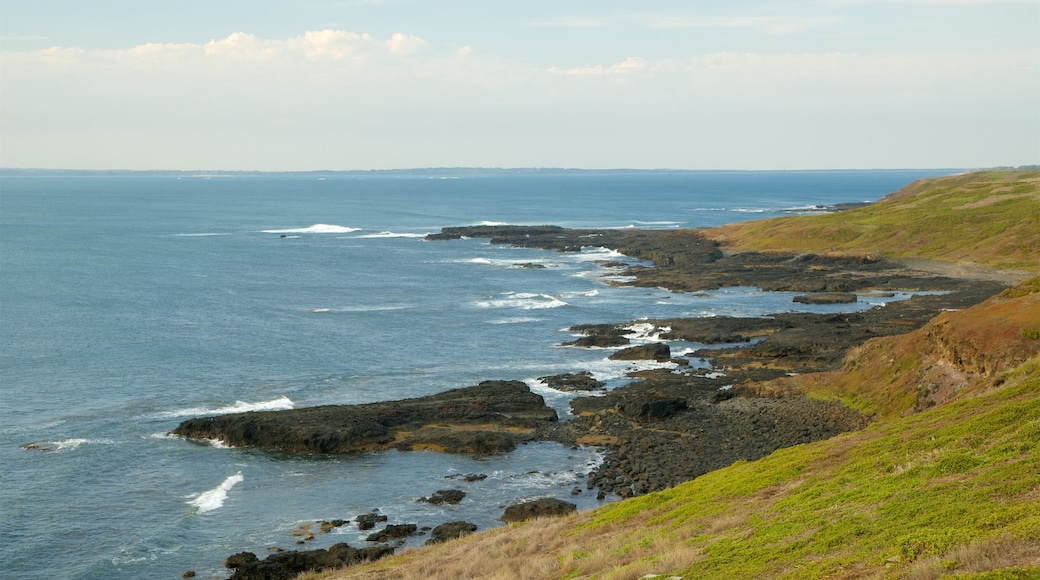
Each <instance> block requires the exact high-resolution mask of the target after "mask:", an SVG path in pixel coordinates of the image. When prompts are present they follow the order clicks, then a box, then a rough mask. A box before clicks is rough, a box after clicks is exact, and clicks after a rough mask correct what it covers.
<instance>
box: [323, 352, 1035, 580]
mask: <svg viewBox="0 0 1040 580" xmlns="http://www.w3.org/2000/svg"><path fill="white" fill-rule="evenodd" d="M1002 379H1003V380H1002V387H1001V388H1000V389H999V390H997V391H995V392H992V393H990V394H987V395H983V396H979V397H974V398H971V399H967V400H964V401H957V402H953V403H949V404H947V405H943V406H940V407H937V408H935V409H933V410H930V411H927V412H923V413H919V414H916V415H913V416H910V417H905V418H899V419H896V420H892V421H885V422H878V423H875V424H873V425H872V426H871V427H869V428H867V429H865V430H863V431H859V432H854V433H848V434H845V435H841V436H839V437H835V438H833V439H830V440H827V441H822V442H818V443H814V444H809V445H800V446H797V447H792V448H788V449H783V450H780V451H777V452H776V453H773V454H772V455H770V456H768V457H766V458H764V459H761V460H759V461H756V462H753V463H738V464H735V465H733V466H731V467H728V468H725V469H721V470H719V471H715V472H712V473H709V474H707V475H704V476H702V477H699V478H697V479H696V480H694V481H691V482H688V483H685V484H683V485H680V486H678V487H675V488H673V489H670V490H666V491H663V492H659V493H654V494H650V495H646V496H642V497H637V498H633V499H629V500H626V501H623V502H619V503H615V504H610V505H608V506H605V507H603V508H601V509H598V510H595V511H593V512H589V513H582V514H579V515H577V516H573V517H569V518H563V519H559V520H541V521H536V522H529V523H527V524H521V525H515V526H511V527H508V528H502V529H498V530H494V531H492V532H489V533H486V534H478V535H476V536H471V537H469V538H464V539H462V540H459V541H456V542H452V543H449V544H445V545H441V546H438V547H435V548H427V549H423V550H417V551H412V552H406V553H405V554H403V555H402V556H398V557H395V558H393V559H391V560H388V561H383V562H378V563H375V564H372V565H368V566H364V567H358V568H351V569H346V570H343V571H341V572H339V573H335V574H330V575H324V576H320V577H322V578H337V579H338V578H416V579H418V578H587V577H591V578H624V579H635V578H640V577H642V576H643V575H645V574H651V573H668V574H676V575H679V576H682V577H683V578H685V579H694V578H705V579H708V578H711V579H714V578H791V579H796V578H844V579H852V578H915V579H926V578H936V577H939V576H942V575H945V574H953V573H957V574H963V573H980V574H981V573H982V572H989V573H988V574H982V575H974V576H972V575H969V576H964V577H966V578H993V579H997V578H1009V579H1010V578H1037V577H1040V397H1038V393H1040V358H1034V359H1032V360H1030V361H1029V362H1027V363H1025V364H1023V365H1021V366H1020V367H1019V368H1017V369H1016V370H1014V371H1012V372H1009V373H1006V374H1005V375H1003V376H1002ZM994 570H999V572H994Z"/></svg>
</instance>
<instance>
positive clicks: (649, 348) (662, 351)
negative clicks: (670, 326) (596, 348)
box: [608, 342, 672, 362]
mask: <svg viewBox="0 0 1040 580" xmlns="http://www.w3.org/2000/svg"><path fill="white" fill-rule="evenodd" d="M608 358H609V359H610V360H656V361H660V362H667V361H670V360H672V349H670V348H669V347H668V345H667V344H664V343H663V342H652V343H650V344H640V345H638V346H630V347H628V348H624V349H621V350H619V351H617V352H615V353H614V354H612V355H610V356H609V357H608Z"/></svg>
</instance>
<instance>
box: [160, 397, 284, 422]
mask: <svg viewBox="0 0 1040 580" xmlns="http://www.w3.org/2000/svg"><path fill="white" fill-rule="evenodd" d="M294 404H295V403H293V402H292V400H290V399H289V397H286V396H285V395H282V396H281V397H278V398H277V399H271V400H270V401H260V402H259V403H246V402H244V401H235V404H234V405H228V406H226V407H217V408H215V409H214V408H208V407H191V408H188V409H177V410H176V411H164V412H162V413H157V414H156V415H155V416H156V417H158V418H162V419H176V418H177V417H195V416H199V415H227V414H230V413H245V412H247V411H284V410H286V409H292V408H293V406H294Z"/></svg>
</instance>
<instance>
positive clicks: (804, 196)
mask: <svg viewBox="0 0 1040 580" xmlns="http://www.w3.org/2000/svg"><path fill="white" fill-rule="evenodd" d="M952 173H957V171H956V170H893V171H776V172H726V171H715V172H712V171H707V172H676V171H553V170H527V171H506V170H498V171H482V170H450V169H442V170H428V171H400V172H394V171H387V172H343V173H334V172H328V173H228V174H219V173H198V174H194V173H170V172H167V173H136V172H131V173H90V172H85V173H53V172H24V171H21V172H20V171H11V170H6V171H0V464H2V469H0V577H3V578H18V579H36V578H39V579H54V578H79V579H113V578H179V577H181V574H182V573H184V572H186V571H189V570H191V571H194V572H195V573H196V577H198V578H226V577H227V576H228V575H229V571H227V570H226V569H224V567H223V561H224V559H225V558H226V557H227V556H229V555H231V554H234V553H237V552H241V551H252V552H254V553H256V554H257V555H258V556H260V557H261V558H263V557H265V556H266V555H267V554H268V553H269V550H270V549H271V548H273V547H281V548H285V549H313V548H323V547H328V546H329V545H331V544H335V543H339V542H347V543H349V544H351V545H352V546H355V547H362V546H365V545H366V542H365V537H366V536H367V535H368V533H370V532H363V531H360V530H358V529H357V527H356V526H355V525H353V524H348V525H344V526H341V527H339V528H336V529H334V530H332V531H331V532H328V533H324V534H322V533H317V532H318V530H317V526H316V524H315V522H318V521H320V520H333V519H345V520H350V519H353V518H354V517H355V516H356V515H358V514H361V513H365V512H369V511H374V510H378V511H379V513H381V514H384V515H386V516H387V517H388V522H389V523H416V524H418V525H420V526H436V525H438V524H440V523H444V522H448V521H455V520H465V521H469V522H473V523H475V524H477V526H478V528H479V529H482V530H487V529H491V528H494V527H496V526H500V525H502V522H500V521H499V519H498V518H499V517H500V516H501V514H502V509H503V508H504V507H505V506H507V505H510V504H513V503H516V502H518V501H522V500H526V499H533V498H539V497H558V498H561V499H564V500H567V501H572V502H574V503H576V504H577V505H578V506H579V508H581V509H588V508H593V507H595V506H597V505H601V504H603V503H604V502H607V501H612V500H613V499H615V498H609V497H608V498H606V499H604V500H597V499H596V497H595V493H594V492H590V491H588V490H586V489H585V482H586V479H585V475H586V474H587V473H588V472H589V471H590V470H591V469H593V468H594V467H595V466H596V465H597V463H598V462H599V461H600V459H601V456H600V454H599V453H598V452H597V450H595V449H592V448H569V447H565V446H562V445H558V444H555V443H530V444H527V445H522V446H520V447H519V448H518V449H517V450H516V451H513V452H511V453H507V454H503V455H497V456H491V457H485V456H468V455H453V454H443V453H436V452H398V451H387V452H382V453H367V454H356V455H344V456H331V457H325V456H322V457H300V456H290V455H285V454H280V453H270V452H265V451H260V450H256V449H248V448H229V447H227V446H226V445H223V444H222V443H221V442H219V441H189V440H185V439H183V438H179V437H175V436H172V435H170V431H171V430H172V429H174V428H175V427H176V426H177V425H178V423H179V422H180V421H183V420H185V419H187V418H190V417H201V416H212V415H219V414H224V413H234V412H241V411H253V410H255V411H261V410H275V409H291V408H300V407H308V406H314V405H329V404H355V403H368V402H373V401H386V400H395V399H402V398H409V397H418V396H423V395H429V394H433V393H438V392H441V391H445V390H447V389H452V388H456V387H463V386H468V385H474V384H477V383H479V382H480V381H483V380H520V381H525V382H526V383H527V384H529V385H530V386H531V388H532V389H533V390H534V391H535V392H537V393H539V394H541V395H542V396H543V397H545V399H546V401H547V403H549V404H550V405H552V406H553V407H554V408H556V409H557V412H558V413H559V414H560V416H561V419H562V420H566V419H567V417H569V416H570V415H569V410H568V403H569V401H570V399H571V398H572V397H573V395H570V394H567V393H562V392H558V391H554V390H553V389H551V388H549V387H547V386H546V385H545V383H544V382H543V381H541V380H539V377H544V376H548V375H555V374H560V373H569V372H579V371H584V370H590V371H592V372H593V373H594V375H595V376H596V377H597V378H599V379H601V380H604V381H605V382H606V383H607V385H608V387H610V388H614V387H617V386H619V385H622V384H625V383H626V382H627V381H629V380H631V379H629V378H627V376H626V373H628V372H631V371H633V370H637V369H639V368H644V367H646V366H648V365H651V366H652V365H659V366H668V365H667V364H663V365H662V364H661V363H633V362H614V361H609V360H608V359H607V356H608V355H609V354H610V350H606V349H580V348H571V347H562V346H560V344H561V343H563V342H565V341H568V340H572V339H573V338H574V335H573V333H571V332H569V331H568V330H567V329H568V328H569V327H571V326H573V325H576V324H583V323H618V322H626V321H639V320H640V319H645V318H667V317H701V316H716V315H732V316H765V315H768V314H770V313H776V312H789V311H809V312H834V311H841V310H852V309H862V308H870V307H873V306H876V305H878V304H882V303H883V302H884V301H886V300H900V299H905V298H907V297H908V296H909V294H908V293H898V294H897V295H896V296H893V297H891V298H878V297H864V298H863V299H862V300H860V301H859V302H858V303H856V304H851V305H840V306H812V305H799V304H795V303H793V302H792V297H793V295H792V294H790V293H784V292H763V291H761V290H760V289H758V288H751V287H736V288H722V289H719V290H715V291H709V292H696V293H688V294H676V293H671V292H668V291H667V290H665V289H656V288H636V287H632V286H624V282H625V281H626V279H625V278H624V277H623V272H622V270H621V269H620V268H618V267H617V264H618V263H623V264H635V263H638V261H637V260H633V259H631V258H628V257H625V256H622V255H620V254H617V253H616V252H613V251H611V250H608V249H605V248H600V247H595V246H589V247H587V248H585V249H584V250H583V251H581V252H577V253H556V252H551V251H545V250H536V249H518V248H511V247H507V246H501V245H491V244H490V243H489V242H488V240H483V239H462V240H455V241H437V242H432V241H425V240H424V237H425V236H426V234H428V233H431V232H438V231H440V228H442V227H444V226H465V225H481V224H525V225H541V224H555V225H560V226H565V227H571V228H653V229H681V228H701V227H709V226H717V225H721V224H726V223H731V222H738V221H744V220H752V219H763V218H771V217H776V216H781V215H798V214H808V213H814V212H817V211H819V210H820V208H821V207H823V206H827V205H830V204H835V203H841V202H870V201H875V200H877V199H879V198H880V197H882V196H884V195H885V194H888V193H890V192H892V191H895V190H897V189H899V188H900V187H902V186H904V185H906V184H908V183H910V182H912V181H913V180H916V179H919V178H926V177H935V176H939V175H949V174H952ZM531 264H538V265H542V266H544V268H532V267H522V265H527V266H529V265H531ZM631 335H632V337H633V338H634V339H635V340H636V341H637V342H638V341H642V340H653V339H655V338H656V337H655V332H654V330H653V329H651V328H646V327H644V326H643V325H640V324H638V323H636V324H633V325H632V329H631ZM671 346H672V350H673V353H677V356H687V357H689V358H690V365H691V368H693V369H704V371H705V372H710V371H711V370H712V369H708V368H706V365H707V363H706V362H705V361H704V360H702V359H698V358H695V357H694V355H692V353H693V351H694V350H696V349H697V348H701V347H703V346H704V345H697V344H690V343H672V344H671ZM467 474H479V475H486V476H487V477H486V478H484V479H481V480H478V481H470V482H467V481H465V480H464V479H463V476H465V475H467ZM452 488H455V489H462V490H463V491H465V493H466V496H465V498H464V499H463V500H462V502H461V503H460V504H458V505H433V504H430V503H423V502H418V501H417V500H418V499H419V498H421V497H424V496H429V495H431V494H433V493H434V492H436V491H437V490H441V489H452ZM576 492H577V493H576ZM308 524H311V525H312V526H313V527H312V530H313V531H314V532H315V538H314V539H313V540H311V541H309V542H307V543H306V544H304V545H299V544H297V543H296V542H298V541H300V540H301V536H300V535H299V533H300V532H296V535H294V530H299V529H301V527H305V526H307V525H308ZM376 529H377V530H378V529H379V528H376ZM425 539H426V537H423V536H418V537H415V538H412V539H409V540H408V542H407V544H406V546H405V547H408V546H415V545H420V544H421V543H422V542H423V541H425Z"/></svg>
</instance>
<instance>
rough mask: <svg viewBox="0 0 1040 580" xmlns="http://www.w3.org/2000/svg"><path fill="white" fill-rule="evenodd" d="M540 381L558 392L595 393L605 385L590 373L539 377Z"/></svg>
mask: <svg viewBox="0 0 1040 580" xmlns="http://www.w3.org/2000/svg"><path fill="white" fill-rule="evenodd" d="M538 380H539V381H542V382H543V383H545V384H546V385H548V386H549V387H551V388H553V389H556V390H557V391H566V392H572V391H594V390H596V389H602V388H603V387H604V385H605V383H603V381H597V380H596V378H595V377H593V376H592V373H590V372H589V371H582V372H580V373H566V374H562V375H553V376H549V377H539V379H538Z"/></svg>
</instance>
